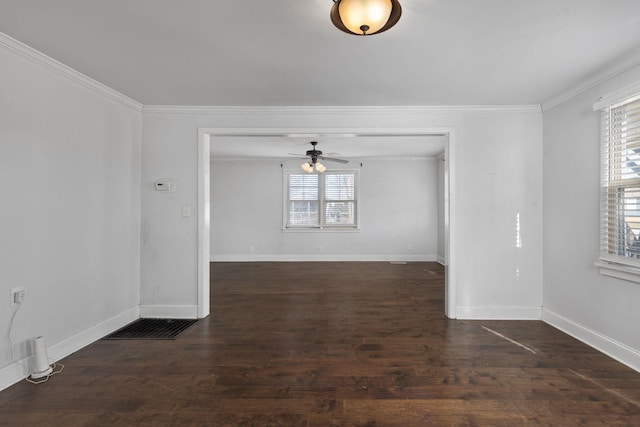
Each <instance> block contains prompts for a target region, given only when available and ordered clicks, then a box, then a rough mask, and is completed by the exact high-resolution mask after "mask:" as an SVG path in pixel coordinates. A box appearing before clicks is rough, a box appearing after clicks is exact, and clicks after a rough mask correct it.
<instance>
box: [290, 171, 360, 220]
mask: <svg viewBox="0 0 640 427" xmlns="http://www.w3.org/2000/svg"><path fill="white" fill-rule="evenodd" d="M285 178H286V186H285V197H284V198H285V201H286V203H285V204H286V206H285V220H284V224H285V228H287V229H295V228H298V229H305V228H306V229H309V228H315V229H325V228H333V229H340V228H342V229H347V228H352V229H353V228H357V225H358V223H357V205H358V202H357V193H358V188H357V185H358V175H357V172H356V171H331V172H325V173H323V174H308V173H294V172H285Z"/></svg>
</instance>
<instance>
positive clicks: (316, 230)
mask: <svg viewBox="0 0 640 427" xmlns="http://www.w3.org/2000/svg"><path fill="white" fill-rule="evenodd" d="M282 232H283V233H359V232H360V229H359V228H303V227H300V228H283V229H282Z"/></svg>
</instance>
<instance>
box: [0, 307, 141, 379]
mask: <svg viewBox="0 0 640 427" xmlns="http://www.w3.org/2000/svg"><path fill="white" fill-rule="evenodd" d="M138 318H140V309H139V308H138V306H136V307H133V308H130V309H129V310H127V311H125V312H123V313H120V314H118V315H116V316H114V317H112V318H111V319H108V320H105V321H104V322H100V323H98V324H97V325H93V326H91V327H90V328H87V329H85V330H84V331H82V332H80V333H78V334H76V335H74V336H72V337H70V338H67V339H65V340H63V341H60V342H59V343H56V344H53V345H51V346H48V347H47V355H48V356H49V359H53V361H55V362H57V361H59V360H60V359H64V358H65V357H67V356H69V355H70V354H73V353H75V352H76V351H78V350H80V349H81V348H83V347H86V346H88V345H89V344H91V343H92V342H95V341H97V340H99V339H100V338H102V337H104V336H106V335H109V334H110V333H111V332H113V331H115V330H117V329H119V328H121V327H123V326H125V325H127V324H129V323H131V322H133V321H134V320H136V319H138ZM30 367H31V356H27V357H25V358H23V359H21V360H19V361H17V362H14V363H12V364H11V365H8V366H5V367H4V368H2V369H0V390H4V389H5V388H7V387H10V386H12V385H13V384H15V383H17V382H19V381H21V380H23V379H25V378H26V377H28V376H29V375H30V374H31V369H30Z"/></svg>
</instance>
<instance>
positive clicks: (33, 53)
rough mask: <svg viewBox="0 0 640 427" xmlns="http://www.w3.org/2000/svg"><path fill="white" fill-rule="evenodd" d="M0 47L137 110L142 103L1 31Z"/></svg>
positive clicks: (140, 107) (140, 109) (138, 110)
mask: <svg viewBox="0 0 640 427" xmlns="http://www.w3.org/2000/svg"><path fill="white" fill-rule="evenodd" d="M0 48H2V49H4V50H6V51H7V52H9V53H12V54H14V55H16V56H19V57H21V58H23V59H26V60H28V61H30V62H32V63H34V64H36V65H39V66H40V67H42V68H44V69H46V70H48V71H51V72H53V73H55V74H58V75H59V76H62V77H64V78H66V79H68V80H70V81H73V82H75V83H77V84H79V85H81V86H83V87H85V88H87V89H90V90H91V91H93V92H95V93H97V94H99V95H102V96H104V97H105V98H108V99H110V100H112V101H115V102H117V103H119V104H121V105H124V106H125V107H128V108H131V109H132V110H135V111H137V112H141V111H142V104H140V103H139V102H137V101H135V100H133V99H131V98H129V97H127V96H125V95H123V94H121V93H120V92H117V91H115V90H113V89H111V88H110V87H108V86H105V85H103V84H102V83H99V82H97V81H95V80H93V79H92V78H90V77H88V76H86V75H84V74H82V73H80V72H78V71H76V70H74V69H73V68H71V67H68V66H66V65H64V64H63V63H61V62H59V61H56V60H55V59H53V58H51V57H49V56H47V55H45V54H43V53H42V52H39V51H37V50H35V49H33V48H31V47H29V46H27V45H26V44H24V43H21V42H19V41H18V40H16V39H14V38H12V37H10V36H8V35H6V34H4V33H2V32H0Z"/></svg>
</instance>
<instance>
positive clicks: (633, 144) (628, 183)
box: [600, 95, 640, 265]
mask: <svg viewBox="0 0 640 427" xmlns="http://www.w3.org/2000/svg"><path fill="white" fill-rule="evenodd" d="M601 132H602V134H601V139H602V145H601V146H602V152H601V159H602V160H601V197H600V200H601V205H600V214H601V215H600V216H601V223H600V252H601V258H603V259H605V260H608V261H615V262H622V263H630V264H638V265H640V95H637V96H634V97H632V98H628V99H626V100H624V101H621V102H618V103H616V104H613V105H610V106H608V107H606V108H604V109H603V110H602V123H601Z"/></svg>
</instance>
